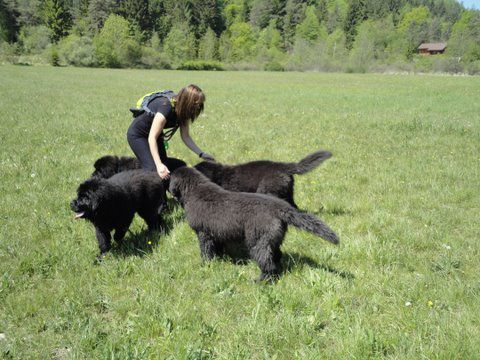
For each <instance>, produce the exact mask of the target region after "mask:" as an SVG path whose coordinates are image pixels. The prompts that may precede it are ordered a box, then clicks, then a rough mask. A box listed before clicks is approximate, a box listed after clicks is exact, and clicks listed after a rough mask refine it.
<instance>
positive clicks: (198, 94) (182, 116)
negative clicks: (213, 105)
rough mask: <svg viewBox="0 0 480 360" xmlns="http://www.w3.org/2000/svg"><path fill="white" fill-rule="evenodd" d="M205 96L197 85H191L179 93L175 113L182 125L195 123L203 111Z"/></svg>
mask: <svg viewBox="0 0 480 360" xmlns="http://www.w3.org/2000/svg"><path fill="white" fill-rule="evenodd" d="M204 102H205V94H204V93H203V91H202V89H200V88H199V87H198V86H197V85H193V84H190V85H188V86H186V87H184V88H183V89H182V90H180V91H179V93H178V94H177V97H176V100H175V112H176V114H177V119H178V122H179V124H180V125H184V124H186V123H187V121H191V122H194V121H195V119H196V118H197V117H198V116H199V115H200V114H201V113H202V111H203V103H204Z"/></svg>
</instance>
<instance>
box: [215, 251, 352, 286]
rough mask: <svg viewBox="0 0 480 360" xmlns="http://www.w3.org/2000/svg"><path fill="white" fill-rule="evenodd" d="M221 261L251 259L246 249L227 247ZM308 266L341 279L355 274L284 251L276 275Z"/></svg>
mask: <svg viewBox="0 0 480 360" xmlns="http://www.w3.org/2000/svg"><path fill="white" fill-rule="evenodd" d="M219 259H220V260H222V261H229V262H231V263H233V264H235V265H246V264H247V263H249V262H250V261H253V260H252V259H251V258H250V257H249V256H248V252H247V250H246V249H243V248H242V249H233V250H232V249H229V250H228V251H225V250H224V251H223V254H222V256H221V257H220V258H219ZM305 266H308V267H310V268H313V269H321V270H323V271H327V272H329V273H331V274H334V275H336V276H339V277H341V278H343V279H347V280H353V279H355V275H353V274H352V273H351V272H348V271H343V270H338V269H335V268H333V267H331V266H329V265H325V264H319V263H318V262H317V261H315V260H314V259H312V258H311V257H309V256H305V255H302V254H298V253H296V252H284V253H283V254H282V260H281V270H280V273H279V274H278V276H279V277H280V276H283V275H284V274H285V273H288V272H291V271H292V270H293V269H298V268H300V269H302V268H303V267H305Z"/></svg>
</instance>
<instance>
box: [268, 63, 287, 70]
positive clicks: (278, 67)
mask: <svg viewBox="0 0 480 360" xmlns="http://www.w3.org/2000/svg"><path fill="white" fill-rule="evenodd" d="M264 69H265V71H285V69H284V67H283V65H282V64H280V63H279V62H278V61H269V62H267V63H266V64H265V67H264Z"/></svg>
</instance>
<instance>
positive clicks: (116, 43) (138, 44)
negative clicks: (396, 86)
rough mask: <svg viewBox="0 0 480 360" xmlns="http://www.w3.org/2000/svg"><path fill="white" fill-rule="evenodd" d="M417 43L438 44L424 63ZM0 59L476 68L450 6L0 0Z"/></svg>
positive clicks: (429, 1)
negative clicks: (439, 50) (438, 51)
mask: <svg viewBox="0 0 480 360" xmlns="http://www.w3.org/2000/svg"><path fill="white" fill-rule="evenodd" d="M422 42H446V43H447V44H448V45H447V51H446V53H445V54H443V55H439V56H430V57H422V56H419V55H418V54H417V48H418V46H419V45H420V43H422ZM0 59H3V61H9V62H14V63H15V62H17V63H22V62H26V63H28V62H42V61H49V62H50V63H52V64H54V65H59V64H61V65H74V66H103V67H144V68H174V69H182V68H184V69H222V68H228V69H252V70H257V69H265V70H300V71H305V70H320V71H352V72H365V71H386V70H407V71H411V70H414V71H449V72H469V73H479V72H480V11H476V10H467V9H465V8H464V7H463V5H461V4H460V3H458V2H457V1H454V0H308V1H305V0H201V1H200V0H121V1H120V0H0Z"/></svg>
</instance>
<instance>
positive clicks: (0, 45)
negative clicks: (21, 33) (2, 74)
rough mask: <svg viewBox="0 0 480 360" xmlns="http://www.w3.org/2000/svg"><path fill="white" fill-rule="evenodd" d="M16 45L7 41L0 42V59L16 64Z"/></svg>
mask: <svg viewBox="0 0 480 360" xmlns="http://www.w3.org/2000/svg"><path fill="white" fill-rule="evenodd" d="M18 52H19V49H18V45H17V44H10V43H8V42H0V61H1V62H3V61H6V62H8V63H11V64H16V63H17V59H18Z"/></svg>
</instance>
